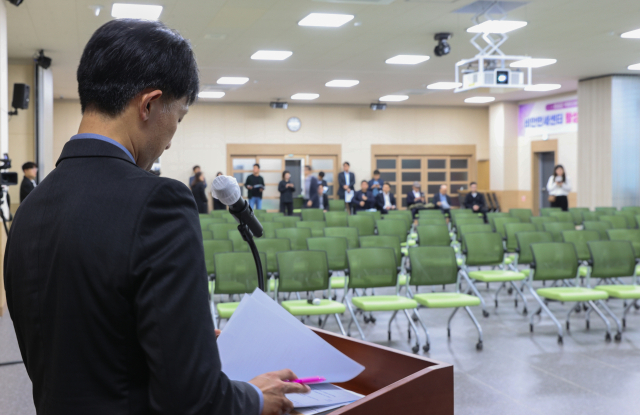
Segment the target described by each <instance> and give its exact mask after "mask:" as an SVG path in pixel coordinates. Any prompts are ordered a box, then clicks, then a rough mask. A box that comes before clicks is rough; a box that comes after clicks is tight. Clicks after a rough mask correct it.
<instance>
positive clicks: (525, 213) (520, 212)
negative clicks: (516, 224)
mask: <svg viewBox="0 0 640 415" xmlns="http://www.w3.org/2000/svg"><path fill="white" fill-rule="evenodd" d="M509 215H511V216H513V217H514V218H518V219H520V222H523V223H529V222H531V217H532V216H533V213H532V212H531V209H509Z"/></svg>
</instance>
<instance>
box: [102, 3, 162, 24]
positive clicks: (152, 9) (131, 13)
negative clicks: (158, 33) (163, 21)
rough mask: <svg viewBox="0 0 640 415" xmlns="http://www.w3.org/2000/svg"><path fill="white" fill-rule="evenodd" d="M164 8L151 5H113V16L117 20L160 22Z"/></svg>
mask: <svg viewBox="0 0 640 415" xmlns="http://www.w3.org/2000/svg"><path fill="white" fill-rule="evenodd" d="M161 13H162V6H154V5H151V4H127V3H113V6H112V7H111V16H112V17H115V18H116V19H141V20H158V18H159V17H160V14H161Z"/></svg>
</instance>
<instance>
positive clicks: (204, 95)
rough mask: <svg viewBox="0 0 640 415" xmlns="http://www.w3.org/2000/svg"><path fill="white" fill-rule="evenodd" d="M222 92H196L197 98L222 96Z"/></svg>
mask: <svg viewBox="0 0 640 415" xmlns="http://www.w3.org/2000/svg"><path fill="white" fill-rule="evenodd" d="M223 96H224V92H220V91H202V92H200V93H199V94H198V98H205V99H206V98H222V97H223Z"/></svg>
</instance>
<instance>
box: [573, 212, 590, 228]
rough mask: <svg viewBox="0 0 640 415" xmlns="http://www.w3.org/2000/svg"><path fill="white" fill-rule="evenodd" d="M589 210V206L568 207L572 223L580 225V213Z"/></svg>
mask: <svg viewBox="0 0 640 415" xmlns="http://www.w3.org/2000/svg"><path fill="white" fill-rule="evenodd" d="M584 212H589V208H569V213H571V216H573V223H574V225H576V226H577V225H580V224H581V223H582V214H583V213H584Z"/></svg>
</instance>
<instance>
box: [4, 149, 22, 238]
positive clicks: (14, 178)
mask: <svg viewBox="0 0 640 415" xmlns="http://www.w3.org/2000/svg"><path fill="white" fill-rule="evenodd" d="M10 168H11V159H10V158H9V154H7V153H4V155H3V156H2V158H0V189H1V190H0V219H2V224H3V225H4V230H5V232H7V235H8V234H9V230H8V228H7V222H10V221H12V220H13V216H12V215H11V208H10V206H11V199H10V198H9V193H8V192H7V186H14V185H16V184H18V173H16V172H10V171H6V170H8V169H10Z"/></svg>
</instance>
